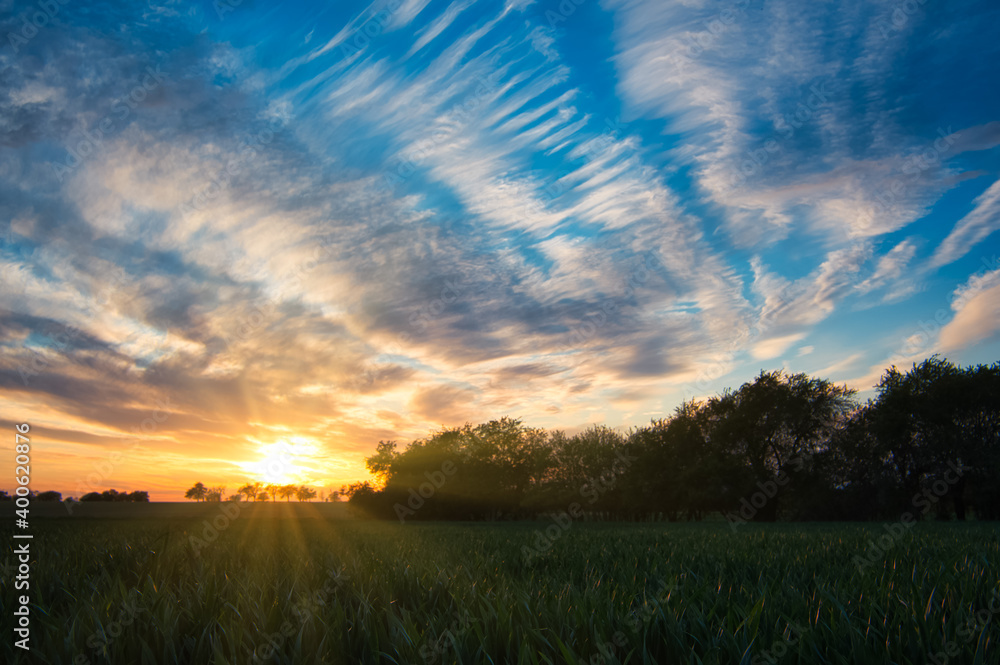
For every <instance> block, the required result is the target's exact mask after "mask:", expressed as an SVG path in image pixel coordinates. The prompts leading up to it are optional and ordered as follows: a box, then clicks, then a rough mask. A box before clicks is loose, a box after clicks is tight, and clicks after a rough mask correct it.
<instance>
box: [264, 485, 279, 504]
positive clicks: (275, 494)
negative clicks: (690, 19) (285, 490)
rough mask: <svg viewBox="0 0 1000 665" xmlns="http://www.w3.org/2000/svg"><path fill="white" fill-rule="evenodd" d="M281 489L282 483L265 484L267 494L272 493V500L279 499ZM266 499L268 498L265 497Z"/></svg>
mask: <svg viewBox="0 0 1000 665" xmlns="http://www.w3.org/2000/svg"><path fill="white" fill-rule="evenodd" d="M280 489H281V486H280V485H276V484H274V483H268V484H267V485H265V486H264V492H265V493H266V494H270V495H271V501H277V500H278V490H280ZM264 500H265V501H266V500H267V499H264Z"/></svg>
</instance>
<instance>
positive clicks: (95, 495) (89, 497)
mask: <svg viewBox="0 0 1000 665" xmlns="http://www.w3.org/2000/svg"><path fill="white" fill-rule="evenodd" d="M104 500H105V499H104V496H103V495H102V494H101V493H100V492H88V493H86V494H84V495H83V496H81V497H80V501H86V502H90V501H104Z"/></svg>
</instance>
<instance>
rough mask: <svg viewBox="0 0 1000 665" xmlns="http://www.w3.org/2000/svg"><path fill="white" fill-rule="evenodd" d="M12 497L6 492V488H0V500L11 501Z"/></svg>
mask: <svg viewBox="0 0 1000 665" xmlns="http://www.w3.org/2000/svg"><path fill="white" fill-rule="evenodd" d="M13 500H14V497H12V496H11V495H10V494H7V492H6V490H0V501H13Z"/></svg>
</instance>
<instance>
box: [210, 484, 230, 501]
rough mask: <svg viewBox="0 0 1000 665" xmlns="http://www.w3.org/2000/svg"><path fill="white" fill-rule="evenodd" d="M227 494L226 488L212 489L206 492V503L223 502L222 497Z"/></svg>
mask: <svg viewBox="0 0 1000 665" xmlns="http://www.w3.org/2000/svg"><path fill="white" fill-rule="evenodd" d="M225 494H226V488H225V487H222V486H221V485H220V486H217V487H212V488H210V489H209V490H208V491H207V492H205V501H222V497H223V496H225Z"/></svg>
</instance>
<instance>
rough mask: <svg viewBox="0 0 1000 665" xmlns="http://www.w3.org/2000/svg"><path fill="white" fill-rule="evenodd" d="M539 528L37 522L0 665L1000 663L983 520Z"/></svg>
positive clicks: (7, 605)
mask: <svg viewBox="0 0 1000 665" xmlns="http://www.w3.org/2000/svg"><path fill="white" fill-rule="evenodd" d="M551 525H552V522H551V521H543V522H534V523H515V524H489V523H475V524H468V523H463V524H430V523H427V524H413V525H410V524H407V525H399V524H394V523H380V522H363V521H330V520H323V519H314V520H296V519H277V518H262V517H257V518H254V517H253V516H251V517H249V518H240V519H236V520H234V521H233V522H232V523H231V524H230V525H228V526H227V527H226V528H224V529H223V530H222V531H221V532H220V533H219V534H218V535H217V536H216V537H214V538H213V537H211V536H212V534H211V532H209V534H208V535H209V538H208V539H207V540H204V542H199V543H197V547H195V546H192V544H191V539H190V537H191V536H192V535H198V536H199V537H200V536H203V535H205V534H204V523H201V522H192V521H166V520H164V521H145V522H137V521H130V520H114V521H110V520H87V519H63V520H51V521H39V522H38V523H36V525H33V527H32V528H33V532H34V534H35V537H34V540H33V541H32V564H31V589H30V593H31V603H32V605H31V609H32V612H31V631H32V633H31V635H32V637H31V646H32V650H31V652H30V654H24V653H23V652H22V651H21V650H20V649H16V648H14V647H13V645H12V642H13V640H12V639H11V638H10V633H9V632H8V637H7V639H5V640H4V646H3V661H4V662H26V663H27V662H32V663H60V664H66V663H80V664H83V663H107V662H110V663H116V664H117V663H122V664H124V663H149V664H154V663H155V664H166V663H177V664H184V665H188V664H192V663H232V664H234V665H236V664H239V665H245V664H251V663H319V662H324V663H420V664H423V663H491V662H492V663H563V662H565V663H618V662H621V663H659V664H667V663H772V662H778V663H921V664H922V663H925V662H935V661H934V660H932V659H931V654H938V653H941V654H942V655H941V656H939V657H938V660H937V662H939V663H943V662H951V663H956V662H961V663H996V662H1000V652H998V649H997V640H998V638H1000V628H998V620H1000V615H998V613H1000V591H998V589H1000V587H998V581H997V576H998V571H1000V545H998V535H1000V527H998V526H997V525H994V524H984V523H978V524H956V523H922V524H919V525H917V526H915V527H913V528H912V529H911V530H910V531H909V532H908V533H905V534H904V535H901V536H900V537H899V538H898V539H897V540H893V541H892V542H889V539H884V542H886V543H887V544H888V547H887V548H886V551H885V552H884V553H881V554H879V553H875V554H879V556H872V555H871V553H869V555H868V556H869V558H870V559H871V561H872V562H871V563H870V564H869V565H868V566H867V567H866V568H865V569H864V570H863V571H862V570H859V568H858V565H856V562H857V561H858V560H857V559H855V557H857V556H859V555H863V554H865V550H866V549H868V548H869V547H870V545H869V541H870V540H871V539H872V538H877V537H879V536H880V535H883V534H886V531H885V530H884V529H883V528H882V527H881V525H874V526H868V525H865V526H862V525H843V524H840V525H766V526H758V525H746V526H743V527H741V528H739V529H738V530H736V531H733V530H732V529H730V528H729V526H728V525H726V524H725V523H704V524H599V523H585V522H580V523H574V524H570V525H568V526H567V528H566V529H565V530H563V529H559V528H556V527H552V526H551ZM546 527H549V531H550V534H552V535H554V536H555V538H554V540H552V541H550V544H549V545H548V546H547V549H545V550H544V551H542V550H541V549H539V548H538V547H537V545H541V546H542V547H543V548H545V547H546V543H545V542H540V541H539V538H540V534H541V533H542V531H543V530H544V529H545V528H546ZM3 535H4V536H5V537H6V538H7V540H8V542H12V541H11V540H10V535H11V534H10V532H9V530H7V531H6V532H5V533H4V534H3ZM526 548H532V549H526ZM196 549H199V551H198V552H197V553H196V551H195V550H196ZM7 561H8V562H9V561H10V559H7ZM7 565H13V566H14V567H15V568H16V562H14V563H8V564H7ZM8 572H10V571H8ZM11 579H13V574H10V575H4V585H5V588H4V592H3V603H4V613H5V615H6V616H10V613H11V608H12V606H13V594H14V591H13V590H12V589H11V587H10V580H11ZM991 599H993V603H992V608H993V609H994V610H997V612H993V611H991V609H990V606H991ZM949 651H951V652H952V654H954V655H952V656H947V655H946V654H947V653H948V652H949Z"/></svg>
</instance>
